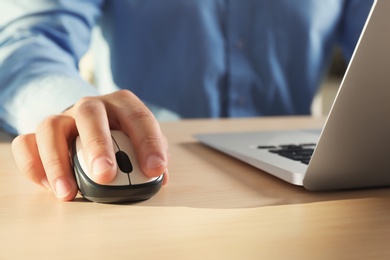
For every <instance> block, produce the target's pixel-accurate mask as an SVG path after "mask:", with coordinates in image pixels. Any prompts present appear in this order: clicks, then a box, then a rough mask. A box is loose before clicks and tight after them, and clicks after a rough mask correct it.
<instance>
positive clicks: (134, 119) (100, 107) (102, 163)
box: [12, 90, 168, 201]
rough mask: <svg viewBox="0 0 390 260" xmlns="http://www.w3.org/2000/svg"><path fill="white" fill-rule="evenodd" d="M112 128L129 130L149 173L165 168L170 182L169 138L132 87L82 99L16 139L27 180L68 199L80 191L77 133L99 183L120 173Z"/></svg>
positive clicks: (17, 158) (19, 162)
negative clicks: (72, 153)
mask: <svg viewBox="0 0 390 260" xmlns="http://www.w3.org/2000/svg"><path fill="white" fill-rule="evenodd" d="M110 129H112V130H121V131H123V132H125V133H127V134H128V136H129V137H130V139H131V140H132V144H133V146H134V149H135V151H136V154H137V159H138V163H139V165H140V167H141V168H142V170H143V172H144V173H145V175H147V176H149V177H156V176H159V175H160V174H161V173H162V172H164V174H165V177H164V184H165V183H166V182H167V180H168V170H167V166H168V155H167V154H168V144H167V141H166V139H165V137H164V136H163V135H162V133H161V130H160V127H159V125H158V122H157V121H156V119H155V118H154V116H153V115H152V113H151V112H150V111H149V109H148V108H147V107H146V106H145V105H144V104H143V103H142V102H141V101H140V100H139V99H138V98H137V97H136V96H135V95H134V94H133V93H131V92H130V91H127V90H120V91H117V92H115V93H112V94H109V95H104V96H98V97H86V98H83V99H81V100H80V101H79V102H77V103H76V104H75V105H74V106H73V107H71V108H70V109H68V110H66V111H65V112H64V113H62V114H61V115H55V116H51V117H49V118H47V119H45V120H44V121H43V122H42V123H40V124H39V125H38V127H37V130H36V133H32V134H26V135H20V136H18V137H16V138H15V139H14V141H13V142H12V151H13V154H14V158H15V161H16V164H17V165H18V167H19V169H20V170H21V171H22V172H23V173H24V174H25V175H26V176H27V178H28V179H30V180H32V181H33V182H35V183H37V184H39V185H42V186H44V187H46V188H47V189H49V190H52V191H53V192H54V194H55V195H56V197H57V198H58V199H60V200H64V201H68V200H72V199H74V198H75V196H76V195H77V184H76V180H75V178H74V174H73V170H72V167H71V165H70V161H69V149H70V147H71V145H72V143H73V141H74V140H75V138H76V137H77V135H80V139H81V142H82V143H83V146H84V156H85V160H86V163H87V165H88V166H89V170H90V171H91V173H92V175H93V177H92V178H93V179H94V181H96V182H97V183H100V184H105V183H108V182H110V181H111V180H112V179H113V178H114V177H115V174H116V170H117V165H116V160H115V155H114V152H113V144H112V139H111V135H110Z"/></svg>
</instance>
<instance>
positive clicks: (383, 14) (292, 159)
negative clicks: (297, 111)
mask: <svg viewBox="0 0 390 260" xmlns="http://www.w3.org/2000/svg"><path fill="white" fill-rule="evenodd" d="M389 14H390V1H389V0H377V1H375V2H374V4H373V6H372V9H371V11H370V14H369V16H368V18H367V21H366V24H365V26H364V28H363V31H362V33H361V36H360V39H359V41H358V44H357V47H356V48H355V52H354V54H353V56H352V59H351V61H350V63H349V65H348V68H347V70H346V73H345V75H344V78H343V80H342V82H341V86H340V88H339V91H338V93H337V95H336V98H335V100H334V103H333V105H332V108H331V110H330V113H329V114H328V118H327V120H326V122H325V125H324V127H323V129H319V130H315V129H313V130H293V131H271V132H233V133H203V134H202V133H200V134H196V135H195V136H194V137H195V138H196V139H197V140H199V141H200V142H201V143H203V144H205V145H207V146H210V147H212V148H214V149H217V150H219V151H221V152H224V153H226V154H228V155H231V156H233V157H235V158H237V159H240V160H242V161H244V162H247V163H249V164H251V165H252V166H255V167H257V168H259V169H261V170H262V171H264V172H267V173H269V174H272V175H274V176H276V177H278V178H280V179H282V180H284V181H287V182H290V183H292V184H295V185H302V186H304V187H305V188H306V189H308V190H313V191H321V190H337V189H352V188H363V187H378V186H388V185H390V30H389V29H388V28H390V27H389V26H390V15H389Z"/></svg>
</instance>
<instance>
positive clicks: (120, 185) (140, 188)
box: [72, 130, 164, 203]
mask: <svg viewBox="0 0 390 260" xmlns="http://www.w3.org/2000/svg"><path fill="white" fill-rule="evenodd" d="M111 137H112V142H113V146H114V152H115V157H116V162H117V164H118V170H117V174H116V177H115V178H114V179H113V180H112V181H111V182H110V183H108V184H105V185H102V184H98V183H96V182H94V181H93V180H92V178H91V177H90V176H91V175H90V173H89V171H88V167H87V166H86V164H85V162H84V156H83V146H82V144H81V140H80V137H77V138H76V140H75V142H74V145H73V148H72V162H73V169H74V174H75V177H76V181H77V185H78V188H79V192H80V194H81V195H82V196H83V197H84V198H86V199H87V200H90V201H94V202H100V203H124V202H135V201H141V200H146V199H149V198H151V197H152V196H153V195H155V194H156V193H157V192H158V191H159V190H160V188H161V186H162V182H163V179H164V175H163V174H161V175H160V176H159V177H153V178H150V177H147V176H146V175H145V174H144V173H143V172H142V170H141V168H140V167H139V166H138V163H137V160H136V156H135V152H134V150H133V147H132V145H131V141H130V139H129V137H128V136H127V135H126V134H125V133H123V132H121V131H116V130H112V131H111Z"/></svg>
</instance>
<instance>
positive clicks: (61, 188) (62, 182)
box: [54, 178, 72, 198]
mask: <svg viewBox="0 0 390 260" xmlns="http://www.w3.org/2000/svg"><path fill="white" fill-rule="evenodd" d="M54 187H55V193H56V196H57V198H65V197H67V196H68V195H69V194H70V193H71V192H72V184H71V183H70V182H69V181H68V180H66V179H63V178H61V179H58V180H57V181H56V182H55V186H54Z"/></svg>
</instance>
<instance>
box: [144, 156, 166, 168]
mask: <svg viewBox="0 0 390 260" xmlns="http://www.w3.org/2000/svg"><path fill="white" fill-rule="evenodd" d="M164 163H165V161H164V160H163V159H161V157H160V156H157V155H150V156H149V157H148V159H147V160H146V168H147V169H155V168H157V167H160V166H161V165H163V164H164Z"/></svg>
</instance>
